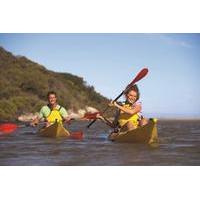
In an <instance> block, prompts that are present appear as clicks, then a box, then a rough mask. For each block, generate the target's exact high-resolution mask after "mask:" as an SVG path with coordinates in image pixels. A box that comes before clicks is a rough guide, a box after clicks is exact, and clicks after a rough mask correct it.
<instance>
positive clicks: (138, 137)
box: [108, 119, 158, 144]
mask: <svg viewBox="0 0 200 200" xmlns="http://www.w3.org/2000/svg"><path fill="white" fill-rule="evenodd" d="M108 139H109V140H111V141H116V142H129V143H147V144H151V143H158V131H157V120H156V119H149V122H148V124H146V125H145V126H142V127H139V128H137V129H134V130H131V131H126V132H119V133H111V134H110V135H109V136H108Z"/></svg>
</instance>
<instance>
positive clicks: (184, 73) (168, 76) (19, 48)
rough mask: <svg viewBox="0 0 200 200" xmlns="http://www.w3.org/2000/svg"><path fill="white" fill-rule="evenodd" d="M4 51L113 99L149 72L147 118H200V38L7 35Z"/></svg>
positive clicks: (144, 91)
mask: <svg viewBox="0 0 200 200" xmlns="http://www.w3.org/2000/svg"><path fill="white" fill-rule="evenodd" d="M0 46H2V47H3V48H5V49H6V50H7V51H10V52H12V53H13V54H14V55H23V56H26V57H27V58H29V59H31V60H33V61H35V62H37V63H39V64H42V65H44V66H45V67H46V68H47V69H49V70H53V71H56V72H68V73H72V74H74V75H78V76H81V77H83V78H84V80H85V81H86V82H87V84H88V85H93V86H94V87H95V89H96V91H97V92H99V93H101V94H102V95H104V96H106V97H108V98H110V99H114V98H115V97H116V96H118V95H119V94H120V93H121V92H122V90H124V88H125V87H126V86H127V85H128V83H129V82H131V81H132V80H133V79H134V77H135V76H136V74H137V73H138V72H139V71H140V70H141V69H142V68H144V67H147V68H148V69H149V73H148V74H147V76H146V77H144V78H143V79H142V80H140V81H139V82H138V86H139V89H140V93H141V101H142V105H143V113H144V114H146V115H148V116H153V117H156V116H158V117H175V118H182V117H183V118H191V117H192V118H193V117H198V118H200V89H199V85H200V84H199V83H200V80H199V75H200V34H180V33H179V34H163V33H162V34H159V33H157V34H150V33H145V34H139V33H137V34H134V33H132V34H131V33H118V34H117V33H113V34H108V33H107V34H102V33H101V34H95V33H91V34H86V33H85V34H81V33H77V34H72V33H70V34H67V33H66V34H21V33H20V34H11V33H10V34H6V33H4V34H0ZM122 100H123V99H122Z"/></svg>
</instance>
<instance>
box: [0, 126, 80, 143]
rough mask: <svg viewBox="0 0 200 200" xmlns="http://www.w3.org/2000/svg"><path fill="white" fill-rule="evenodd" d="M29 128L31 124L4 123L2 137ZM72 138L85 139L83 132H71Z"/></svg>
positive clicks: (1, 127)
mask: <svg viewBox="0 0 200 200" xmlns="http://www.w3.org/2000/svg"><path fill="white" fill-rule="evenodd" d="M40 124H41V123H40ZM42 124H44V123H42ZM28 126H30V124H27V125H25V124H24V125H17V124H15V123H4V124H1V125H0V135H8V134H11V133H12V132H14V131H16V130H17V129H18V128H23V127H28ZM70 138H72V139H78V140H80V139H83V132H82V131H76V132H70Z"/></svg>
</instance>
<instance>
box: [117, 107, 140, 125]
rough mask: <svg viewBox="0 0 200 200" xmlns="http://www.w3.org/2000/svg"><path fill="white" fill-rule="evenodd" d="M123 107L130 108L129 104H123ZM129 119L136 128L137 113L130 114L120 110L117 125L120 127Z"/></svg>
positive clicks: (137, 123) (137, 121)
mask: <svg viewBox="0 0 200 200" xmlns="http://www.w3.org/2000/svg"><path fill="white" fill-rule="evenodd" d="M123 107H125V108H130V109H131V108H132V106H131V105H130V104H124V105H123ZM129 121H131V122H132V123H133V125H134V126H135V128H137V127H138V125H139V115H138V114H134V115H130V114H128V113H125V112H120V114H119V118H118V122H119V125H120V126H121V127H122V126H124V125H125V124H126V123H127V122H129Z"/></svg>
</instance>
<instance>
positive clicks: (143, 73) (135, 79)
mask: <svg viewBox="0 0 200 200" xmlns="http://www.w3.org/2000/svg"><path fill="white" fill-rule="evenodd" d="M147 73H148V69H147V68H143V69H142V70H141V71H140V72H139V73H138V74H137V76H136V77H135V78H134V79H133V81H132V82H131V83H130V84H128V86H127V87H126V89H125V90H123V91H122V92H121V93H120V94H119V95H118V96H117V97H116V98H115V99H114V100H113V101H117V100H118V99H119V98H120V97H121V96H122V95H123V94H124V93H125V92H126V91H128V90H129V89H130V88H131V87H132V86H133V85H134V84H135V83H136V82H138V81H139V80H141V79H142V78H143V77H145V76H146V74H147ZM109 107H110V106H109V105H108V106H107V107H106V108H105V110H103V112H102V114H104V113H105V112H106V111H107V110H108V108H109ZM96 120H97V119H94V120H93V121H92V122H91V123H89V124H88V125H87V128H90V126H92V124H94V123H95V122H96Z"/></svg>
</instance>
